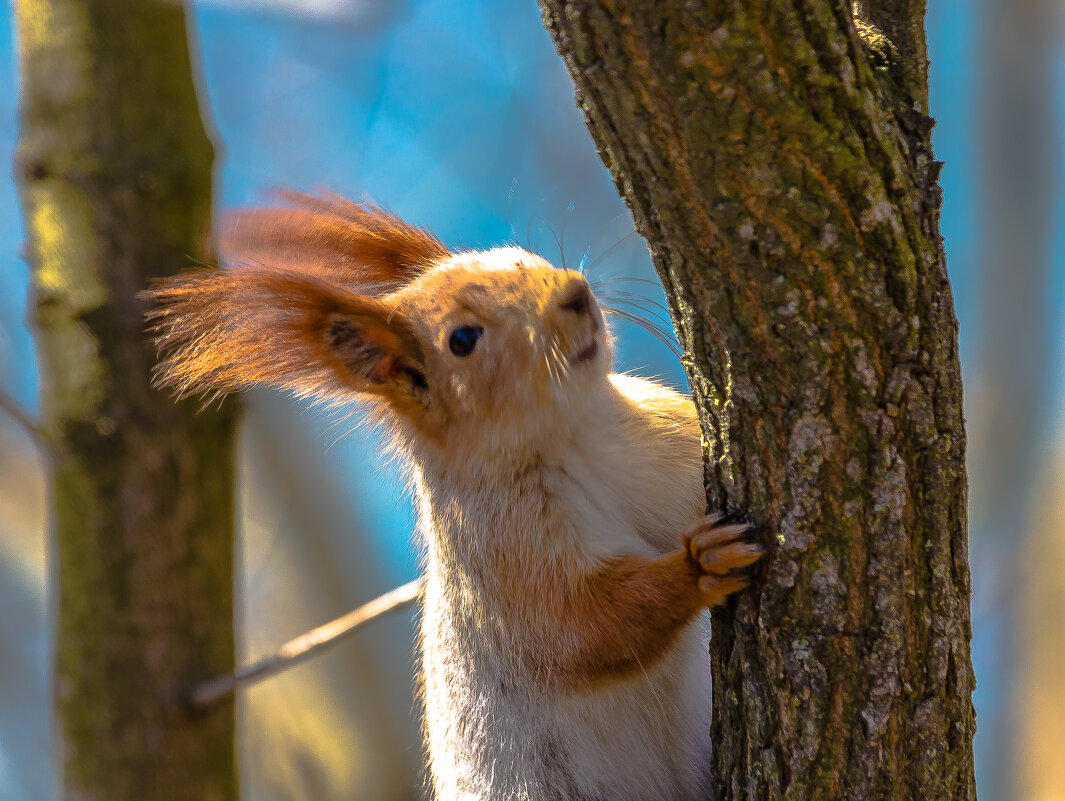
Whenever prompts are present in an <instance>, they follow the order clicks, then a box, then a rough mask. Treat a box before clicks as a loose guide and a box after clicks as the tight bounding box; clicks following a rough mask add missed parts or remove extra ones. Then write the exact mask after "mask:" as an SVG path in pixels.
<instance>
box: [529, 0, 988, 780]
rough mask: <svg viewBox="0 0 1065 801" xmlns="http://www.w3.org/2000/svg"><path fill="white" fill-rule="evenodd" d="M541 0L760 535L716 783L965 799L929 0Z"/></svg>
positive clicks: (959, 599)
mask: <svg viewBox="0 0 1065 801" xmlns="http://www.w3.org/2000/svg"><path fill="white" fill-rule="evenodd" d="M541 6H542V8H543V10H544V17H545V23H546V25H547V27H548V29H549V30H550V32H551V33H552V35H553V36H554V38H555V41H556V44H557V46H558V49H559V51H560V53H561V54H562V56H563V58H564V59H565V61H566V63H567V65H568V67H569V70H570V73H571V75H572V76H573V79H574V81H575V83H576V85H577V101H578V104H579V105H580V106H581V107H582V108H583V109H584V111H585V114H586V116H587V120H588V125H589V128H590V129H591V131H592V135H593V137H594V139H595V141H596V143H597V146H598V148H599V152H600V155H601V156H602V158H603V160H604V162H605V163H606V164H607V166H608V167H609V168H610V170H611V173H612V174H613V176H614V180H615V182H616V184H617V186H618V188H619V190H620V191H621V193H622V194H623V195H624V197H625V198H626V200H627V202H628V204H629V206H630V208H631V209H632V211H633V214H634V216H635V219H636V223H637V226H638V228H639V230H640V232H641V233H642V234H643V235H644V236H645V237H646V239H647V241H648V243H649V246H650V249H651V254H652V256H653V258H654V262H655V265H656V268H657V269H658V272H659V274H660V276H661V277H662V281H663V283H664V285H665V289H666V295H667V297H668V299H669V303H670V306H671V310H672V313H673V317H674V321H675V323H676V326H677V329H678V332H679V336H680V339H681V342H682V344H683V345H684V347H685V351H686V353H687V356H686V368H687V371H688V377H689V380H690V382H691V386H692V389H693V392H694V395H695V398H696V402H697V404H698V406H699V407H700V414H701V419H702V422H703V428H704V432H705V442H706V443H707V445H706V448H705V463H706V484H707V498H708V501H709V505H710V507H711V508H714V509H725V510H729V511H732V512H736V513H738V514H740V515H742V516H745V517H748V518H750V519H752V520H754V521H757V522H759V523H762V524H764V526H765V531H766V538H767V540H768V541H770V542H775V543H776V545H775V552H774V553H773V554H772V556H771V558H770V559H769V560H768V562H767V564H766V566H765V567H764V568H763V570H762V572H761V574H760V575H759V577H758V580H757V581H756V582H755V586H754V589H753V590H752V591H749V592H747V593H743V594H741V596H740V597H739V598H737V599H736V600H735V601H734V602H731V603H730V604H729V605H728V606H727V607H726V608H724V609H721V610H719V611H716V612H715V613H714V619H713V632H714V636H713V641H712V644H711V652H712V653H711V663H712V671H713V678H714V722H713V730H712V738H713V741H714V748H715V751H714V758H713V773H714V775H715V777H716V780H717V785H718V788H717V789H718V795H719V796H720V798H722V799H781V798H788V799H806V800H811V801H812V799H824V798H839V799H888V798H890V799H921V800H922V801H924V800H925V799H952V801H953V800H954V799H973V798H975V788H974V782H973V760H972V736H973V730H974V726H975V721H974V716H973V711H972V705H971V700H970V696H971V692H972V689H973V675H972V668H971V663H970V657H969V639H970V626H969V568H968V561H967V553H966V523H965V519H966V518H965V500H966V497H965V496H966V484H965V465H964V449H965V432H964V425H963V420H962V408H961V375H960V370H959V365H958V350H957V323H956V320H955V317H954V310H953V301H952V298H951V292H950V285H949V282H948V278H947V272H946V265H945V261H944V257H943V249H942V244H941V240H940V236H939V202H940V192H939V188H938V186H937V184H936V178H937V175H938V172H939V167H940V165H939V164H938V163H937V162H936V161H935V160H934V159H933V156H932V152H931V143H930V137H931V129H932V120H931V119H930V118H929V117H928V116H927V61H926V58H925V43H924V28H923V13H924V4H923V0H877V2H875V3H867V4H866V7H865V12H864V14H865V15H866V16H865V17H861V18H860V17H859V16H858V15H857V14H856V15H855V16H853V17H852V12H851V9H850V7H849V5H848V4H846V3H844V2H839V1H838V0H837V1H836V2H829V1H828V0H795V2H791V3H775V2H774V3H749V2H744V1H743V0H691V1H690V2H686V3H683V4H680V3H663V2H659V0H598V2H592V1H591V0H572V1H571V2H567V1H566V0H541ZM859 13H861V12H859ZM885 34H886V36H885Z"/></svg>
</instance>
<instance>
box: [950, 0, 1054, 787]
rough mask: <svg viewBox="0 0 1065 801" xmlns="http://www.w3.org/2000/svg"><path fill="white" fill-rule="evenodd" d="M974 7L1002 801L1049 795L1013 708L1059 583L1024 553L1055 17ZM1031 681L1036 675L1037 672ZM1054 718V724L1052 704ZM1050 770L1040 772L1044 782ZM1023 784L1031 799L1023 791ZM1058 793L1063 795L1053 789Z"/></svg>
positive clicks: (987, 509)
mask: <svg viewBox="0 0 1065 801" xmlns="http://www.w3.org/2000/svg"><path fill="white" fill-rule="evenodd" d="M981 8H982V9H983V15H982V17H983V19H982V22H981V29H982V32H981V40H980V47H979V53H980V58H979V59H978V61H977V64H976V66H977V70H978V79H977V81H976V85H977V86H978V87H979V93H980V94H979V106H980V115H979V118H978V119H979V125H978V126H977V128H976V131H977V135H976V140H977V142H978V144H979V149H980V155H979V165H980V168H981V171H982V175H981V176H980V183H981V186H980V193H979V198H980V220H981V225H980V226H979V231H978V234H977V242H978V244H979V253H980V260H979V263H978V267H979V273H980V295H981V303H980V325H979V326H978V328H977V330H978V332H979V333H980V343H979V347H978V348H977V350H976V353H977V355H976V359H975V360H974V361H975V367H974V368H973V370H972V372H973V374H974V377H975V379H976V380H975V381H974V382H973V383H972V385H971V386H972V387H973V388H974V389H975V393H974V394H975V400H974V401H973V402H972V403H970V409H971V413H970V421H971V430H972V444H971V453H972V454H973V457H972V460H971V462H970V463H971V464H972V465H973V466H974V469H973V472H972V487H973V493H972V499H973V502H972V506H971V513H972V542H973V544H974V550H975V549H976V548H979V553H980V555H981V559H979V560H978V561H977V562H976V564H975V565H974V567H975V569H976V571H977V573H976V575H977V579H978V581H977V587H978V591H977V593H976V598H975V607H976V610H975V614H976V616H977V618H978V619H979V620H980V621H981V623H982V626H981V633H980V636H979V638H978V639H979V640H982V643H981V647H980V648H979V649H978V652H979V653H981V654H986V655H987V657H985V659H986V661H987V662H988V664H984V665H982V666H981V667H982V668H983V671H984V672H983V673H982V674H981V681H983V682H984V683H983V685H982V686H983V693H982V700H983V707H982V708H981V710H980V732H979V734H978V735H977V738H976V753H977V764H978V765H979V766H980V778H981V792H982V795H983V796H984V798H985V799H987V801H1007V800H1008V799H1014V798H1050V797H1052V796H1051V795H1050V794H1048V793H1049V792H1050V790H1049V787H1048V786H1047V782H1046V781H1036V780H1034V779H1033V776H1034V775H1036V774H1039V773H1040V772H1041V770H1040V769H1038V768H1037V765H1038V763H1039V761H1040V760H1039V758H1038V757H1037V756H1036V755H1035V754H1038V753H1040V752H1041V750H1042V749H1041V747H1040V748H1039V749H1037V751H1036V752H1035V753H1031V752H1027V751H1022V750H1021V749H1023V748H1025V747H1027V746H1028V745H1032V744H1034V743H1036V742H1038V741H1039V738H1040V737H1041V736H1042V735H1043V733H1044V732H1046V731H1047V726H1046V725H1045V722H1044V719H1043V717H1044V716H1042V715H1036V716H1034V717H1033V716H1029V715H1027V714H1025V713H1024V711H1027V710H1030V709H1031V708H1032V702H1031V701H1030V700H1029V699H1027V698H1025V697H1024V696H1025V695H1026V694H1027V693H1028V692H1031V691H1035V692H1036V693H1037V695H1038V696H1042V697H1046V698H1049V697H1053V694H1054V693H1055V690H1054V688H1052V687H1048V686H1044V687H1036V686H1034V685H1033V684H1032V683H1030V682H1029V681H1027V680H1026V679H1028V678H1030V675H1031V674H1030V673H1029V670H1028V668H1029V666H1031V665H1033V664H1039V663H1041V662H1043V661H1044V660H1045V658H1046V656H1045V654H1044V649H1045V648H1046V647H1047V646H1048V644H1050V643H1054V642H1055V639H1054V637H1053V635H1051V634H1050V633H1049V632H1045V633H1043V634H1037V635H1036V636H1031V637H1029V636H1023V635H1028V634H1031V633H1033V632H1032V626H1031V622H1032V621H1027V620H1025V617H1026V616H1027V615H1028V614H1029V613H1035V614H1036V616H1037V617H1036V620H1040V619H1042V613H1040V612H1038V611H1037V609H1038V607H1037V606H1035V605H1033V604H1031V602H1030V600H1031V599H1030V598H1029V593H1030V592H1037V593H1044V592H1048V591H1049V590H1050V587H1048V586H1046V585H1047V584H1051V583H1052V578H1051V576H1049V575H1048V576H1042V575H1041V574H1042V573H1043V572H1046V571H1048V569H1049V571H1050V572H1051V573H1052V574H1055V575H1057V576H1058V579H1057V581H1058V582H1059V583H1062V582H1065V575H1063V573H1062V571H1061V566H1060V563H1054V562H1052V561H1050V560H1049V559H1046V558H1037V559H1035V560H1030V559H1029V558H1026V557H1030V556H1031V555H1032V554H1034V553H1039V552H1045V553H1046V554H1047V555H1049V554H1050V553H1053V552H1054V550H1055V543H1054V542H1052V541H1047V539H1046V538H1047V536H1048V530H1047V529H1046V528H1045V527H1043V528H1040V527H1035V528H1033V522H1034V521H1033V519H1032V514H1031V509H1032V508H1033V504H1034V503H1037V502H1038V501H1037V492H1038V490H1039V489H1040V488H1043V487H1047V486H1048V484H1047V482H1045V481H1043V480H1041V476H1043V475H1046V472H1047V470H1048V468H1051V467H1053V465H1052V464H1051V463H1050V461H1049V456H1050V455H1049V454H1047V453H1046V452H1045V451H1044V450H1043V448H1042V443H1043V442H1044V441H1045V439H1046V436H1047V434H1048V433H1050V432H1049V431H1048V429H1049V428H1050V427H1051V423H1050V420H1049V419H1048V417H1049V416H1048V414H1047V412H1048V411H1049V409H1048V407H1049V401H1050V398H1051V394H1052V392H1053V389H1054V384H1055V382H1056V378H1057V375H1058V372H1057V369H1056V366H1057V357H1058V353H1059V351H1058V348H1057V345H1056V341H1057V340H1059V339H1060V332H1059V331H1055V330H1053V326H1052V325H1051V319H1052V315H1051V306H1050V303H1049V302H1048V298H1050V297H1052V286H1051V254H1052V251H1053V239H1054V233H1055V224H1056V213H1057V199H1058V197H1059V190H1060V188H1061V166H1062V159H1061V142H1060V138H1061V122H1060V119H1059V113H1058V108H1059V105H1060V101H1059V98H1060V97H1061V90H1062V86H1063V83H1062V72H1061V68H1060V65H1061V58H1060V51H1061V47H1062V41H1061V33H1062V30H1063V28H1062V22H1063V21H1065V13H1063V11H1062V4H1061V2H1060V0H987V1H986V2H984V3H982V4H981ZM1057 490H1058V487H1054V488H1053V490H1051V491H1057ZM1043 503H1045V502H1043ZM1038 586H1043V587H1044V589H1042V590H1036V589H1035V587H1038ZM1062 589H1065V583H1063V584H1062ZM1058 627H1060V624H1059V626H1058ZM1038 675H1039V676H1041V677H1044V678H1045V677H1046V676H1047V675H1048V674H1047V673H1046V672H1045V669H1044V670H1043V671H1041V672H1040V673H1039V674H1038ZM1055 681H1056V679H1055ZM1022 710H1024V711H1022ZM1057 711H1058V717H1060V718H1065V709H1063V708H1061V707H1058V708H1057ZM1047 767H1049V766H1047ZM1042 771H1043V772H1045V771H1046V768H1043V769H1042ZM1054 772H1055V771H1054V770H1053V768H1050V771H1049V773H1048V774H1047V775H1049V776H1052V775H1054ZM1033 783H1034V785H1035V786H1039V788H1040V792H1041V793H1042V795H1038V794H1037V795H1033V794H1032V793H1031V791H1032V790H1033ZM1057 792H1058V797H1065V786H1062V787H1059V789H1058V791H1057Z"/></svg>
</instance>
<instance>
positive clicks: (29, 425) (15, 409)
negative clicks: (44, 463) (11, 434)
mask: <svg viewBox="0 0 1065 801" xmlns="http://www.w3.org/2000/svg"><path fill="white" fill-rule="evenodd" d="M0 410H3V411H4V412H6V413H7V414H8V416H9V417H10V418H11V419H12V420H14V421H15V422H16V423H18V424H19V426H20V427H21V428H23V429H24V430H25V431H26V433H27V434H29V435H30V436H31V437H33V439H34V440H36V441H37V442H39V443H41V444H44V442H45V438H44V434H43V432H42V431H41V427H40V426H38V425H37V421H36V420H34V419H33V418H32V417H31V416H30V414H29V412H27V411H26V410H25V409H24V408H22V404H21V403H19V402H18V401H17V400H15V399H14V397H12V396H11V395H10V394H9V393H8V392H6V391H5V390H2V389H0Z"/></svg>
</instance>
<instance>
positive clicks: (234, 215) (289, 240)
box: [220, 191, 451, 295]
mask: <svg viewBox="0 0 1065 801" xmlns="http://www.w3.org/2000/svg"><path fill="white" fill-rule="evenodd" d="M278 194H279V195H280V198H281V199H282V200H284V201H286V202H287V203H288V204H289V205H288V206H282V207H272V208H253V209H244V210H241V211H235V212H231V213H229V214H226V215H224V217H223V220H222V226H221V236H220V249H221V252H222V255H223V256H224V258H225V260H226V261H227V262H228V263H230V264H247V265H252V266H254V265H260V266H265V267H274V268H277V269H283V270H291V271H293V272H298V273H301V274H303V275H310V276H315V277H318V278H322V279H324V280H327V281H332V282H334V283H338V284H344V285H346V286H350V287H357V288H359V290H360V291H361V292H364V293H368V294H374V295H377V294H384V293H387V292H392V291H394V290H396V289H398V288H399V287H400V286H402V285H403V284H406V283H409V282H410V281H411V280H413V279H414V278H417V277H418V276H419V275H421V274H422V273H423V272H425V270H427V269H428V268H429V267H431V266H432V265H433V264H434V263H436V262H438V261H440V260H441V259H444V258H446V257H448V256H449V255H451V253H450V251H448V249H447V248H446V247H444V245H443V243H442V242H441V241H440V240H439V239H437V238H436V237H435V236H433V234H432V233H431V232H429V231H427V230H426V229H424V228H419V227H417V226H414V225H411V224H409V223H407V222H404V221H403V220H401V219H400V218H399V217H397V216H396V215H394V214H391V213H390V212H387V211H385V210H384V209H381V208H377V207H374V206H368V205H363V204H360V203H352V202H351V201H349V200H345V199H344V198H342V197H339V196H336V195H330V196H323V197H318V196H315V195H305V194H302V193H299V192H291V191H283V192H279V193H278Z"/></svg>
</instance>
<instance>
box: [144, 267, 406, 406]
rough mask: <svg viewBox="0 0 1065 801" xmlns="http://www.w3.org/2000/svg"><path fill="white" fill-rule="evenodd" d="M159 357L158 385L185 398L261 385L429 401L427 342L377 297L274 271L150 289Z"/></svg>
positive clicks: (196, 277) (319, 394) (190, 279)
mask: <svg viewBox="0 0 1065 801" xmlns="http://www.w3.org/2000/svg"><path fill="white" fill-rule="evenodd" d="M144 297H146V298H147V299H148V300H149V301H151V302H153V303H154V304H155V308H154V309H152V310H151V311H149V313H148V317H149V319H150V320H152V321H153V322H154V327H153V331H154V332H155V334H156V345H157V346H158V347H159V350H160V353H161V355H162V360H161V362H160V364H159V366H158V367H157V368H156V383H157V385H159V386H163V387H169V388H172V389H174V390H176V392H177V394H178V395H181V396H184V395H189V394H194V393H199V392H208V393H214V394H224V393H227V392H232V391H235V390H239V389H246V388H248V387H250V386H254V385H268V386H274V387H279V388H281V389H286V390H289V391H292V392H294V393H296V394H297V395H300V396H302V397H314V398H317V399H322V400H331V401H337V400H343V399H345V398H347V397H348V396H350V395H351V394H352V393H353V392H362V393H371V394H375V395H380V396H385V397H386V398H387V399H388V400H389V401H391V402H392V403H393V404H394V405H396V406H398V407H400V408H401V409H404V408H408V407H413V406H415V405H424V403H425V397H426V396H425V392H426V389H427V387H426V382H425V373H424V366H423V361H422V349H421V346H420V344H419V342H418V340H417V338H416V336H415V335H414V333H413V331H412V330H411V328H410V326H409V325H408V324H407V323H406V321H405V319H404V318H403V316H402V315H399V314H395V313H394V310H393V309H391V308H390V307H388V306H387V305H386V304H385V303H383V302H382V301H380V300H376V299H374V298H368V297H365V296H362V295H358V294H356V293H354V292H351V291H349V290H346V289H343V288H340V287H335V286H331V285H329V284H327V283H325V282H324V281H320V280H318V279H315V278H309V277H306V276H302V275H294V274H292V273H286V272H281V271H278V270H271V269H260V270H256V269H240V270H203V271H200V272H195V273H188V274H185V275H180V276H175V277H173V278H168V279H165V280H163V281H160V282H158V283H156V284H155V286H154V287H153V288H152V289H150V290H148V291H147V292H145V293H144Z"/></svg>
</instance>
